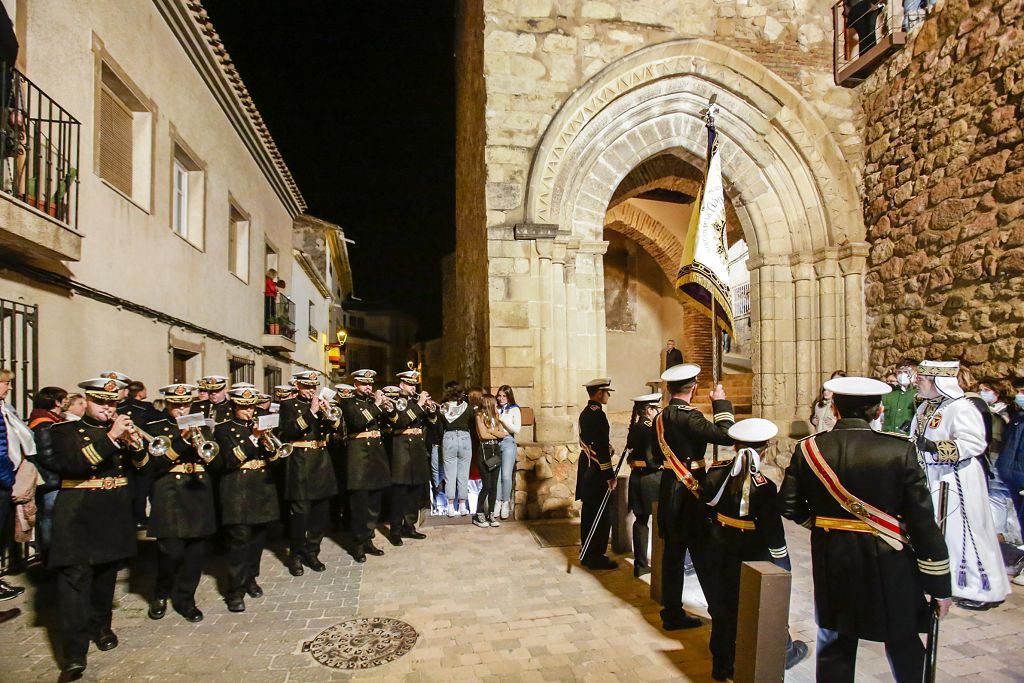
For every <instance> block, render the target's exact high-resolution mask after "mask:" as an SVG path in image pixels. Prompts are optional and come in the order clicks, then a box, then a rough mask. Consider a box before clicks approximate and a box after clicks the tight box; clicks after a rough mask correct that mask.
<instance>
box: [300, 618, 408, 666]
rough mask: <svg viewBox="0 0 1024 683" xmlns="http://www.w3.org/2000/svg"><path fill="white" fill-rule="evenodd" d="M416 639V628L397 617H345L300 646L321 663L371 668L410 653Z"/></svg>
mask: <svg viewBox="0 0 1024 683" xmlns="http://www.w3.org/2000/svg"><path fill="white" fill-rule="evenodd" d="M417 638H419V634H418V633H416V629H414V628H413V627H412V626H410V625H409V624H407V623H405V622H404V621H399V620H398V619H386V618H382V617H369V618H363V619H348V620H347V621H343V622H341V623H340V624H335V625H334V626H331V627H330V628H328V629H326V630H324V631H321V632H320V633H319V635H317V637H316V638H314V639H313V640H311V641H309V642H307V643H304V644H303V648H302V649H303V650H304V651H308V652H309V653H310V654H312V655H313V659H315V660H316V661H318V662H320V663H321V664H323V665H324V666H330V667H333V668H335V669H372V668H373V667H375V666H380V665H381V664H387V663H388V662H393V661H395V660H396V659H398V658H399V657H401V656H402V655H404V654H406V653H407V652H409V650H411V649H412V646H413V645H415V644H416V639H417Z"/></svg>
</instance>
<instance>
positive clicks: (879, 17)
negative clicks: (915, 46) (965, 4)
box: [832, 0, 934, 83]
mask: <svg viewBox="0 0 1024 683" xmlns="http://www.w3.org/2000/svg"><path fill="white" fill-rule="evenodd" d="M933 4H934V0H906V8H905V7H904V0H839V1H838V2H836V3H835V4H834V5H832V28H833V33H834V40H833V49H832V61H833V71H834V73H835V76H836V82H837V83H838V82H839V80H840V74H841V73H843V72H844V71H846V70H847V69H848V67H850V66H851V65H853V66H856V63H857V62H858V61H864V62H865V64H864V66H865V68H867V67H870V66H871V65H872V63H874V62H877V61H880V60H881V59H882V58H883V57H884V56H885V54H886V53H885V52H884V49H883V47H879V46H884V44H885V43H886V42H891V41H887V40H886V39H887V38H890V37H895V36H897V35H905V33H906V32H907V31H909V30H910V29H911V28H913V27H914V26H916V25H917V24H919V23H920V22H921V21H923V20H924V17H925V14H926V12H927V11H928V10H929V9H930V7H931V6H932V5H933ZM876 48H877V49H876ZM857 70H859V69H857Z"/></svg>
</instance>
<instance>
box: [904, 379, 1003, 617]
mask: <svg viewBox="0 0 1024 683" xmlns="http://www.w3.org/2000/svg"><path fill="white" fill-rule="evenodd" d="M959 370H960V364H959V363H958V362H956V361H948V362H945V361H929V360H926V361H923V362H922V363H921V364H920V365H918V366H917V379H916V384H917V393H918V395H919V396H920V397H921V398H922V399H924V400H923V401H922V403H921V405H919V406H918V408H917V414H916V415H915V416H914V419H913V421H912V422H911V425H910V435H911V436H910V438H911V439H912V440H913V441H914V443H915V445H916V446H917V449H918V462H920V463H921V465H922V466H923V467H924V471H925V474H926V475H927V477H928V485H929V487H930V488H931V492H932V502H933V503H935V505H936V507H938V499H939V485H940V483H941V482H948V483H949V495H950V498H949V507H948V512H947V515H946V545H947V546H948V547H949V555H950V557H951V558H952V561H953V563H954V564H953V565H952V568H953V569H955V571H954V572H953V577H954V579H955V581H954V582H953V597H955V598H956V603H957V605H958V606H959V607H963V608H964V609H970V610H986V609H990V608H992V607H995V606H996V605H998V604H999V603H1001V602H1002V601H1003V600H1004V599H1005V598H1006V596H1007V595H1009V593H1010V582H1009V579H1007V576H1006V570H1005V568H1004V565H1003V556H1002V553H1001V552H1000V550H999V540H998V538H997V537H996V531H995V525H994V524H993V522H992V513H991V508H990V506H989V502H988V481H987V477H986V475H985V470H984V468H983V466H982V462H981V461H982V459H984V458H985V452H986V451H987V450H988V444H987V443H986V440H985V424H984V422H983V420H982V416H981V413H979V412H978V409H977V408H976V407H975V406H974V405H973V404H972V403H971V402H970V401H969V400H968V399H966V398H964V390H963V389H962V388H961V387H960V383H959V382H958V381H957V372H958V371H959Z"/></svg>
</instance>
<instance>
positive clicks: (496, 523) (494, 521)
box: [490, 515, 501, 526]
mask: <svg viewBox="0 0 1024 683" xmlns="http://www.w3.org/2000/svg"><path fill="white" fill-rule="evenodd" d="M490 521H491V526H501V522H499V521H498V518H497V517H494V516H493V515H492V516H491V520H490Z"/></svg>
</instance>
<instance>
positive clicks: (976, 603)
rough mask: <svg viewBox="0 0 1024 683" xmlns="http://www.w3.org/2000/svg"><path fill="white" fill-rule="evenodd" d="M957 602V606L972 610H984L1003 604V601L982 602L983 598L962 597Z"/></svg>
mask: <svg viewBox="0 0 1024 683" xmlns="http://www.w3.org/2000/svg"><path fill="white" fill-rule="evenodd" d="M955 602H956V606H957V607H961V608H963V609H969V610H971V611H972V612H984V611H985V610H990V609H992V608H993V607H996V606H997V605H1001V604H1002V602H982V601H981V600H968V599H967V598H960V599H958V600H956V601H955Z"/></svg>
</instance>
